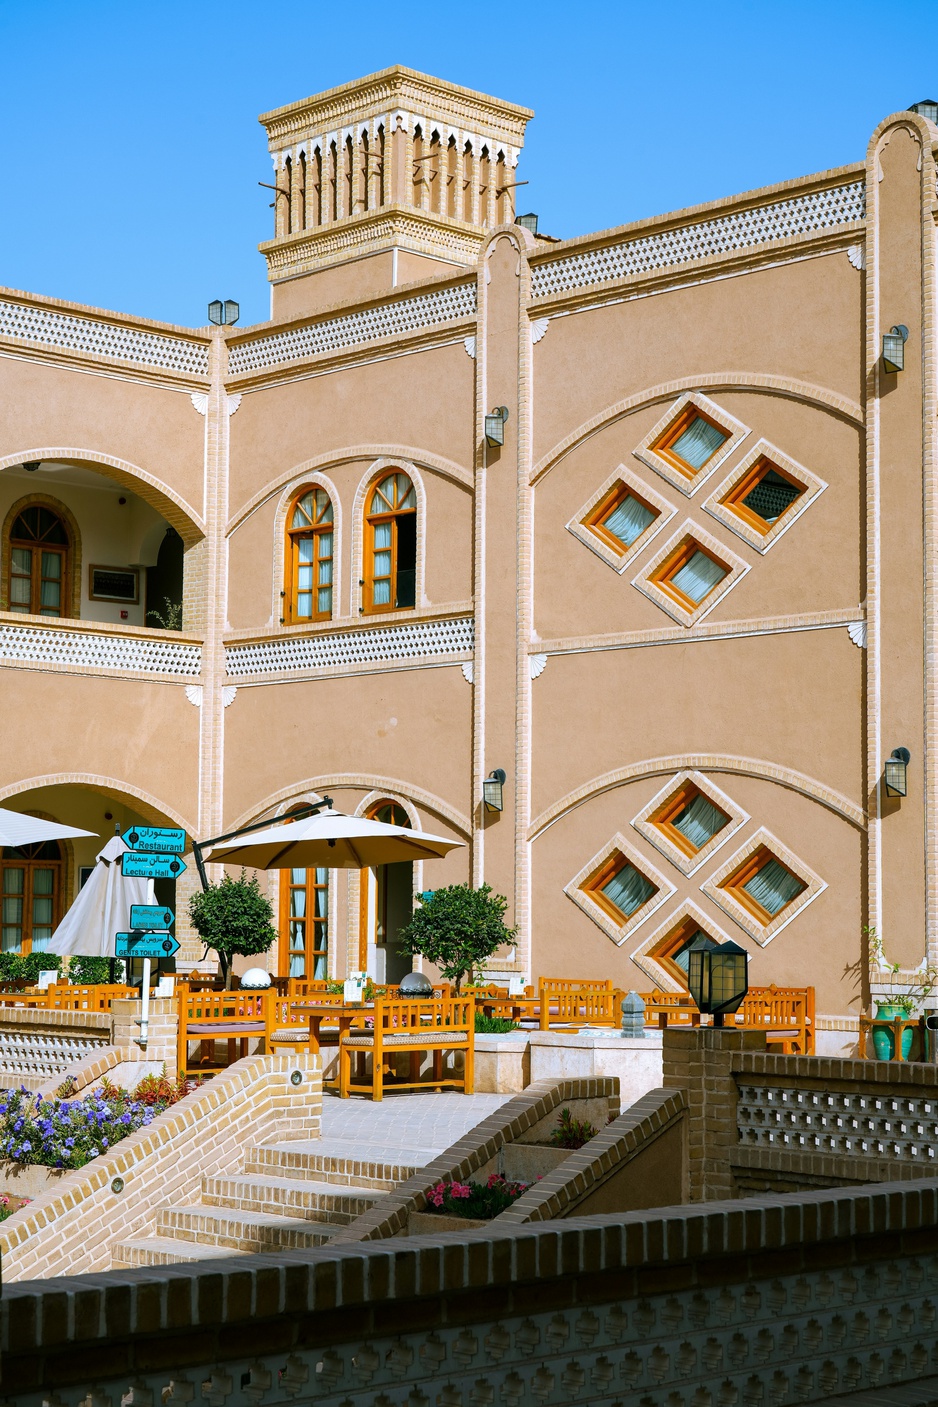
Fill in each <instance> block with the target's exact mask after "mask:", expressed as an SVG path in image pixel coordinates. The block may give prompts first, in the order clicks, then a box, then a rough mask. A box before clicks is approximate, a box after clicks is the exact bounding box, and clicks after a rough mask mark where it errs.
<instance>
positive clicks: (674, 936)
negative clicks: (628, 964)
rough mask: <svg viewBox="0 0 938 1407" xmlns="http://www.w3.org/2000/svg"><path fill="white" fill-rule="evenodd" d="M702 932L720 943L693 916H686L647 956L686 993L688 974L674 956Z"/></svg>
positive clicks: (649, 950) (650, 949)
mask: <svg viewBox="0 0 938 1407" xmlns="http://www.w3.org/2000/svg"><path fill="white" fill-rule="evenodd" d="M700 932H703V933H706V934H707V937H708V938H710V939H711V941H712V942H714V943H717V942H719V939H717V938H713V937H712V935H711V934H709V933H707V931H706V929H705V928H703V926H702V925H701V924H700V923H699V921H698V920H697V919H696V918H695V917H694V916H693V914H685V915H684V917H683V918H682V919H681V920H680V921H679V922H678V923H676V924H675V925H674V926H673V928H671V929H669V930H668V932H667V933H666V934H665V935H664V937H663V938H660V939H659V940H658V942H657V943H655V945H654V947H651V948H649V949H648V951H647V953H646V954H645V956H646V957H649V958H651V959H652V961H653V962H656V963H658V964H659V966H661V967H663V968H664V970H665V972H667V973H668V974H669V976H671V977H673V978H674V980H675V982H679V983H680V985H681V986H682V987H683V988H684V990H685V991H687V990H688V986H687V973H686V972H685V971H684V970H683V968H681V967H679V966H678V964H677V963H676V962H675V961H674V959H673V957H672V954H673V953H674V952H675V951H676V950H677V949H678V948H680V947H681V945H682V944H683V943H686V942H687V940H688V938H690V937H691V936H692V934H694V933H700Z"/></svg>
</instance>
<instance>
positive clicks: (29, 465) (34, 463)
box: [23, 459, 42, 474]
mask: <svg viewBox="0 0 938 1407" xmlns="http://www.w3.org/2000/svg"><path fill="white" fill-rule="evenodd" d="M41 463H42V460H41V459H30V460H28V461H27V462H26V463H24V464H23V468H24V469H25V470H26V472H27V474H35V472H36V470H37V469H38V468H39V466H40V464H41Z"/></svg>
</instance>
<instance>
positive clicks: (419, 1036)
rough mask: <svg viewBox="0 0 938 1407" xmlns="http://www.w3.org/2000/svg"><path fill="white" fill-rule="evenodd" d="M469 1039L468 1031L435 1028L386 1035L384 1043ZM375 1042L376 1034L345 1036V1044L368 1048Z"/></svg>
mask: <svg viewBox="0 0 938 1407" xmlns="http://www.w3.org/2000/svg"><path fill="white" fill-rule="evenodd" d="M468 1040H469V1033H468V1031H442V1030H439V1029H434V1030H430V1031H402V1032H401V1033H400V1034H399V1035H390V1036H385V1038H384V1041H383V1042H382V1044H383V1045H384V1046H390V1045H415V1046H430V1045H441V1046H451V1045H465V1044H466V1042H467V1041H468ZM374 1043H375V1038H374V1036H343V1038H342V1044H343V1045H353V1046H362V1047H364V1048H366V1049H368V1050H370V1049H371V1048H372V1046H373V1045H374Z"/></svg>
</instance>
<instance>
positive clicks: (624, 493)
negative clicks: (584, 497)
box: [583, 482, 661, 552]
mask: <svg viewBox="0 0 938 1407" xmlns="http://www.w3.org/2000/svg"><path fill="white" fill-rule="evenodd" d="M627 498H634V499H635V501H636V503H640V504H641V505H642V507H643V508H647V509H648V511H649V513H651V514H652V515H653V517H652V521H651V522H650V523H649V524H648V527H647V528H643V529H642V531H641V532H640V533H639V535H638V537H637V538H636V539H635V541H634V542H633V543H632V544H631V546H630V545H629V544H628V543H625V542H623V541H622V539H621V537H616V535H615V533H614V532H613V531H612V530H611V528H607V527H606V525H605V523H604V522H603V519H605V518H608V517H609V515H610V513H614V512H615V510H616V509H617V508H618V507H619V506H620V504H623V503H624V502H625V500H626V499H627ZM660 516H661V510H660V509H659V508H656V507H655V505H654V504H653V503H649V502H648V500H647V499H646V498H643V497H642V495H641V494H640V493H636V492H635V490H634V489H633V488H630V487H629V485H628V484H623V483H621V482H620V483H617V484H613V486H612V488H611V489H610V490H609V492H608V493H607V494H605V495H604V497H603V498H601V499H600V501H599V503H597V505H596V507H595V508H594V509H593V510H592V512H591V513H588V514H587V515H586V517H585V518H584V519H583V526H584V527H585V528H589V529H590V531H591V532H594V533H595V534H596V536H597V537H598V538H600V539H601V541H602V542H604V543H605V544H606V546H607V547H611V548H612V550H613V551H614V552H630V551H631V550H632V549H633V548H634V547H636V546H637V544H638V543H639V542H640V541H641V539H642V538H643V537H644V536H645V533H647V532H648V531H649V529H650V528H651V527H653V526H654V522H655V519H657V518H660Z"/></svg>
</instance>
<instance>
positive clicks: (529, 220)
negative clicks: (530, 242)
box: [515, 214, 537, 235]
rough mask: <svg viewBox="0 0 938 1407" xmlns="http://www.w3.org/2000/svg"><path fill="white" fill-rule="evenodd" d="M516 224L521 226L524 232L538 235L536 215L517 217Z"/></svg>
mask: <svg viewBox="0 0 938 1407" xmlns="http://www.w3.org/2000/svg"><path fill="white" fill-rule="evenodd" d="M515 224H516V225H520V226H521V228H522V229H523V230H530V231H531V234H533V235H536V234H537V216H536V215H533V214H532V215H516V216H515Z"/></svg>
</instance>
